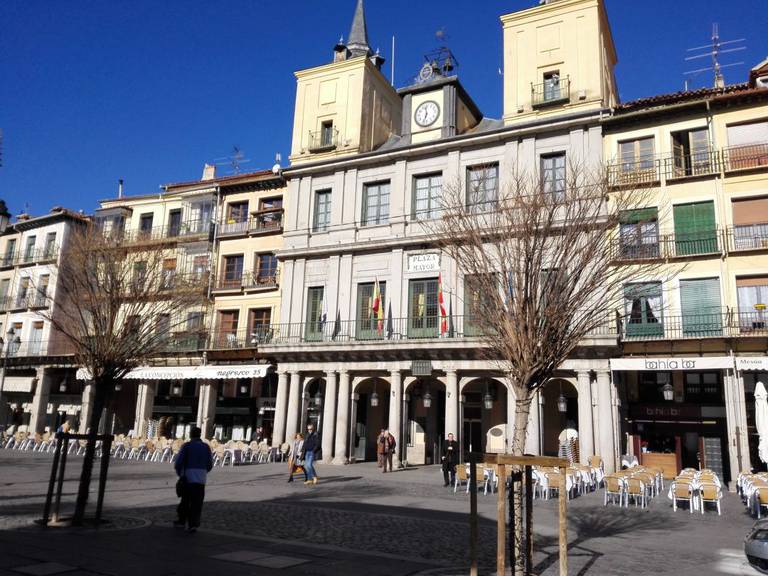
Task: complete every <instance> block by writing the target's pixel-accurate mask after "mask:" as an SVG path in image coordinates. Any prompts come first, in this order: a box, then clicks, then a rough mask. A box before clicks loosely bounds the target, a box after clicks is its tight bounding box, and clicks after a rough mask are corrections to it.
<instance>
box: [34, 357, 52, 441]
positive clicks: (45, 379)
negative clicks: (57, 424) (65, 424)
mask: <svg viewBox="0 0 768 576" xmlns="http://www.w3.org/2000/svg"><path fill="white" fill-rule="evenodd" d="M36 378H37V385H36V386H35V395H34V397H33V398H32V408H31V410H30V412H31V414H30V417H29V431H30V432H31V433H32V434H35V433H38V434H42V433H43V432H44V431H45V425H46V422H47V420H48V399H49V398H50V397H51V381H52V379H53V378H52V374H51V372H50V371H49V370H46V369H45V368H38V369H37V377H36ZM54 432H55V430H54Z"/></svg>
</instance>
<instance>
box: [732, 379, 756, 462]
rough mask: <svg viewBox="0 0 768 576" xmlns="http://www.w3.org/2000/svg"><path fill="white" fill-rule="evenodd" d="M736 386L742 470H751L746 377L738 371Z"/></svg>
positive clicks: (735, 380)
mask: <svg viewBox="0 0 768 576" xmlns="http://www.w3.org/2000/svg"><path fill="white" fill-rule="evenodd" d="M734 384H735V390H734V394H735V398H736V400H737V402H736V407H737V408H736V411H737V421H738V422H739V424H738V426H739V430H738V434H737V436H738V442H739V449H740V451H741V470H751V469H752V458H751V456H750V453H749V435H748V434H747V404H746V398H745V396H744V377H743V376H742V375H741V372H739V371H737V372H736V373H735V375H734ZM741 470H739V472H741ZM736 475H737V473H736V472H731V476H732V477H736Z"/></svg>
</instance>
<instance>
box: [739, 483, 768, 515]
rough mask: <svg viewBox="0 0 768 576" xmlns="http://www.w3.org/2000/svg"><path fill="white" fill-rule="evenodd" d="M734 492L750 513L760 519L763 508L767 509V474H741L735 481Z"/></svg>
mask: <svg viewBox="0 0 768 576" xmlns="http://www.w3.org/2000/svg"><path fill="white" fill-rule="evenodd" d="M736 492H737V493H738V494H739V496H741V500H742V502H743V503H744V504H745V505H746V506H747V508H748V509H749V511H750V513H751V514H752V515H753V516H755V515H756V516H757V517H758V518H762V511H763V508H764V507H766V508H768V472H758V473H757V474H752V473H751V472H742V473H741V474H739V476H738V478H737V480H736Z"/></svg>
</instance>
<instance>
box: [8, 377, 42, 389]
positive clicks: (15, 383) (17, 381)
mask: <svg viewBox="0 0 768 576" xmlns="http://www.w3.org/2000/svg"><path fill="white" fill-rule="evenodd" d="M34 379H35V377H34V376H6V377H5V382H3V392H27V393H31V392H32V388H33V384H32V381H33V380H34Z"/></svg>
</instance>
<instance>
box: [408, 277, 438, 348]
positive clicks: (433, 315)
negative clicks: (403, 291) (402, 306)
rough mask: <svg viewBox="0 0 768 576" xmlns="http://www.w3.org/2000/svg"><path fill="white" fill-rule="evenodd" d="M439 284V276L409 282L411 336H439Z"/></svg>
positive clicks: (409, 331)
mask: <svg viewBox="0 0 768 576" xmlns="http://www.w3.org/2000/svg"><path fill="white" fill-rule="evenodd" d="M437 284H438V279H437V278H429V279H425V280H411V281H410V282H409V283H408V337H409V338H437V336H438V331H439V327H440V307H439V305H438V302H437V288H438V286H437Z"/></svg>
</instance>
